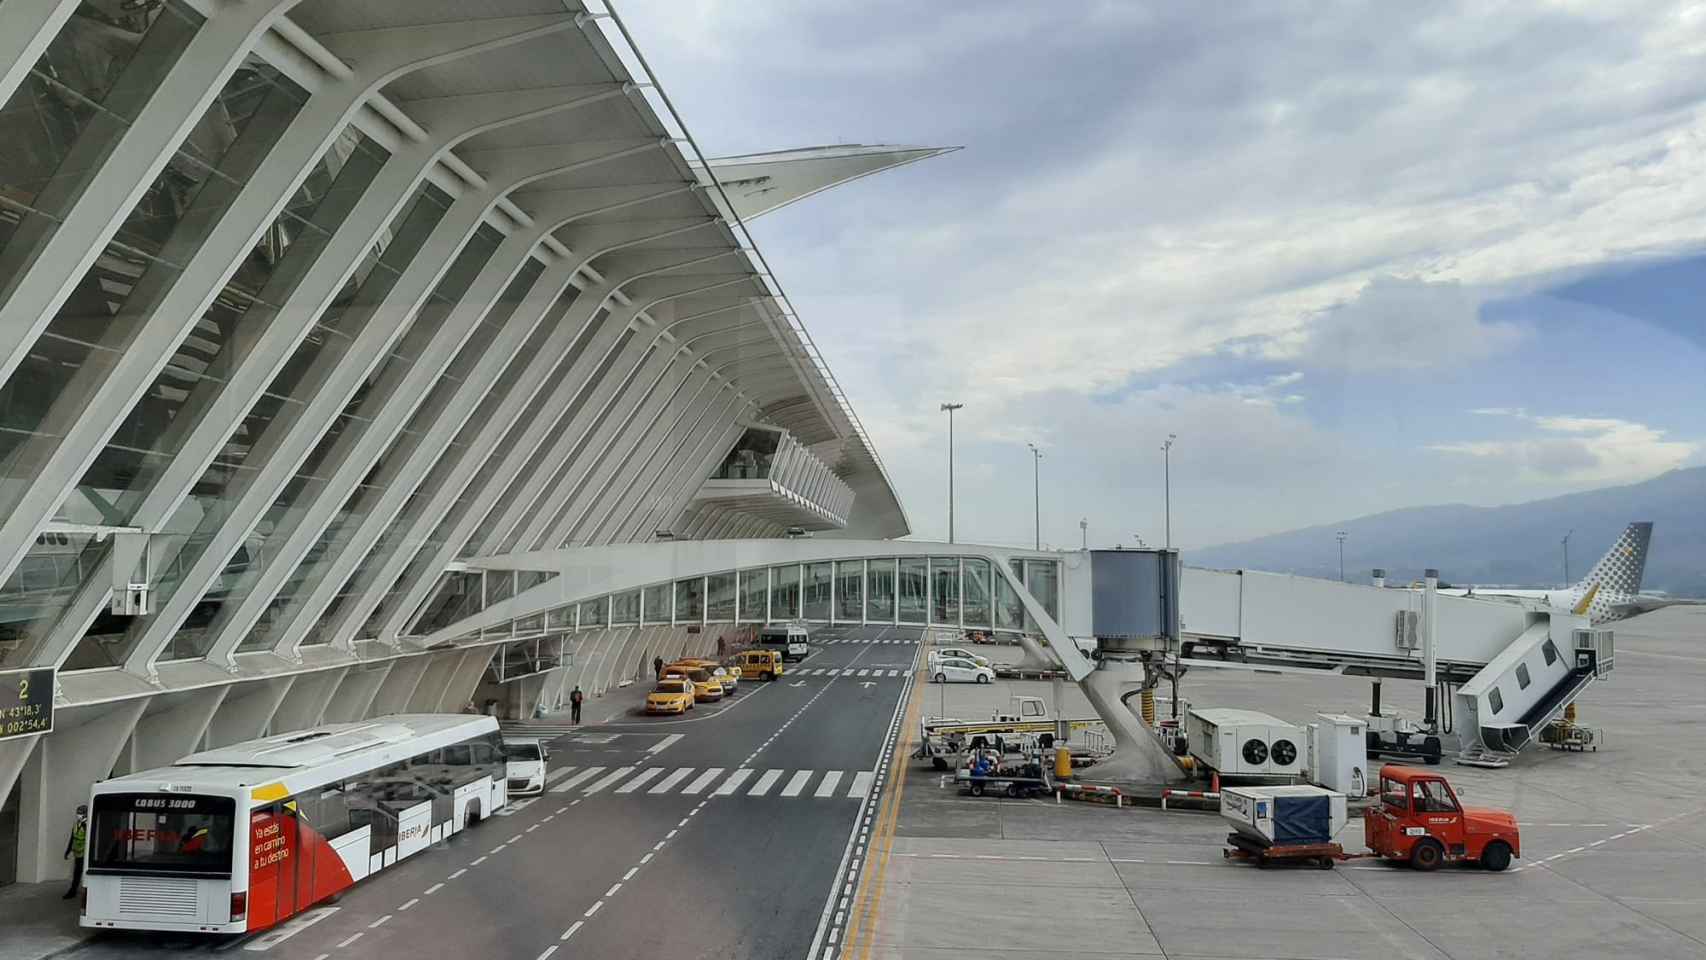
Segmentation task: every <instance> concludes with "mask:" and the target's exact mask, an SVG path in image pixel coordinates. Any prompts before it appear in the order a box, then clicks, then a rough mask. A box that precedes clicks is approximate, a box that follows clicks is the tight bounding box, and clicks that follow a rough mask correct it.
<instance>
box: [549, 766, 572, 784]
mask: <svg viewBox="0 0 1706 960" xmlns="http://www.w3.org/2000/svg"><path fill="white" fill-rule="evenodd" d="M573 772H575V768H574V767H564V768H562V769H561V770H553V771H551V775H550V776H548V777H546V778H545V786H547V787H549V786H550V785H551V784H553V783H556V782H557V781H558V780H561V779H563V778H564V777H566V776H568V775H569V774H571V773H573Z"/></svg>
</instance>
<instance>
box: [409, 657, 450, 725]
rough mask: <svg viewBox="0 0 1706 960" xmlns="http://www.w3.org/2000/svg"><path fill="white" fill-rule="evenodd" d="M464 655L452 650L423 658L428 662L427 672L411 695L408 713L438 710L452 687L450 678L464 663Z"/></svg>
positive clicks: (422, 675)
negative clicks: (439, 704) (447, 691)
mask: <svg viewBox="0 0 1706 960" xmlns="http://www.w3.org/2000/svg"><path fill="white" fill-rule="evenodd" d="M462 653H463V651H461V650H452V651H449V652H446V653H435V654H432V655H431V656H427V657H422V658H421V659H422V660H426V661H428V663H427V668H426V672H425V673H423V674H421V680H420V682H419V683H417V684H415V689H414V692H413V693H411V694H410V695H409V700H408V707H407V708H406V712H408V713H426V712H429V711H432V710H436V709H438V702H439V701H440V700H442V699H444V691H445V690H446V689H447V688H448V687H449V686H450V678H451V677H452V676H453V675H455V673H456V668H457V666H459V665H460V664H461V663H462Z"/></svg>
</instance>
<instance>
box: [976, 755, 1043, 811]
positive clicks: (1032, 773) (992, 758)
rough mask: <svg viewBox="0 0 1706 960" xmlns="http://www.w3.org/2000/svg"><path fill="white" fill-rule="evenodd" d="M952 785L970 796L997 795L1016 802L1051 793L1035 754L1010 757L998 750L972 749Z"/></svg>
mask: <svg viewBox="0 0 1706 960" xmlns="http://www.w3.org/2000/svg"><path fill="white" fill-rule="evenodd" d="M954 782H955V783H957V784H959V786H960V789H961V790H963V791H965V792H966V793H969V794H971V795H972V796H974V797H981V796H983V795H984V794H985V793H999V794H1004V795H1006V796H1008V797H1012V798H1013V799H1015V800H1017V799H1020V798H1022V797H1033V796H1037V795H1038V794H1044V793H1052V792H1053V791H1054V783H1053V782H1052V781H1051V780H1050V779H1049V770H1048V764H1046V763H1043V762H1041V761H1040V760H1038V759H1037V757H1036V756H1035V755H1032V756H1025V757H1022V758H1014V757H1011V756H1008V755H1006V754H1005V753H1003V752H1001V751H1000V750H975V751H973V752H972V755H971V756H970V757H969V758H968V759H967V761H966V762H965V763H964V764H963V765H961V766H960V768H959V769H958V770H956V771H955V772H954Z"/></svg>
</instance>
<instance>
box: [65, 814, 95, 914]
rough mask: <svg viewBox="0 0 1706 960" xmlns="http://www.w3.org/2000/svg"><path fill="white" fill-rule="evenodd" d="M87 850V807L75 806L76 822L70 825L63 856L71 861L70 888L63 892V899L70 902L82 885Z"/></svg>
mask: <svg viewBox="0 0 1706 960" xmlns="http://www.w3.org/2000/svg"><path fill="white" fill-rule="evenodd" d="M87 849H89V805H88V804H86V803H79V804H78V805H77V820H76V822H75V823H73V824H71V836H69V837H67V838H66V840H65V856H66V858H67V859H70V860H71V888H70V889H69V890H66V891H65V899H67V900H70V899H71V898H72V897H75V896H76V895H77V888H79V887H81V886H82V885H83V851H85V850H87Z"/></svg>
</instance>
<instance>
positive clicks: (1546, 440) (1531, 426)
mask: <svg viewBox="0 0 1706 960" xmlns="http://www.w3.org/2000/svg"><path fill="white" fill-rule="evenodd" d="M1471 412H1472V413H1477V414H1481V415H1483V416H1503V417H1508V418H1510V419H1511V420H1513V421H1515V422H1516V423H1518V424H1522V425H1524V426H1525V427H1526V428H1527V429H1528V431H1529V433H1528V435H1526V436H1521V437H1517V438H1513V439H1504V440H1470V441H1460V442H1455V443H1437V444H1432V445H1431V446H1430V447H1429V449H1431V450H1434V451H1436V452H1439V453H1444V454H1448V455H1454V456H1458V457H1462V458H1465V459H1466V460H1467V461H1468V462H1470V463H1471V464H1472V465H1473V466H1474V467H1475V468H1476V469H1477V471H1478V472H1481V473H1489V472H1491V473H1499V474H1506V473H1509V472H1514V473H1516V474H1518V475H1520V476H1521V477H1522V478H1523V479H1527V480H1532V481H1536V482H1543V483H1552V484H1558V483H1562V484H1567V485H1570V486H1576V487H1586V486H1599V485H1605V484H1617V483H1633V482H1636V481H1639V480H1645V479H1647V478H1649V477H1653V476H1657V475H1658V474H1661V473H1663V472H1665V471H1666V470H1673V469H1675V468H1677V467H1680V466H1682V465H1684V464H1685V463H1687V462H1688V460H1689V459H1690V458H1691V457H1693V456H1694V455H1695V454H1696V453H1698V452H1700V451H1701V449H1702V445H1701V444H1700V443H1698V442H1694V441H1686V440H1669V439H1666V436H1667V434H1666V432H1665V431H1663V430H1659V429H1656V428H1654V427H1651V426H1648V425H1646V424H1643V423H1635V422H1633V421H1629V420H1622V419H1618V418H1616V417H1572V416H1536V415H1533V414H1529V413H1527V412H1525V411H1522V410H1510V409H1502V408H1480V409H1476V410H1473V411H1471Z"/></svg>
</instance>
